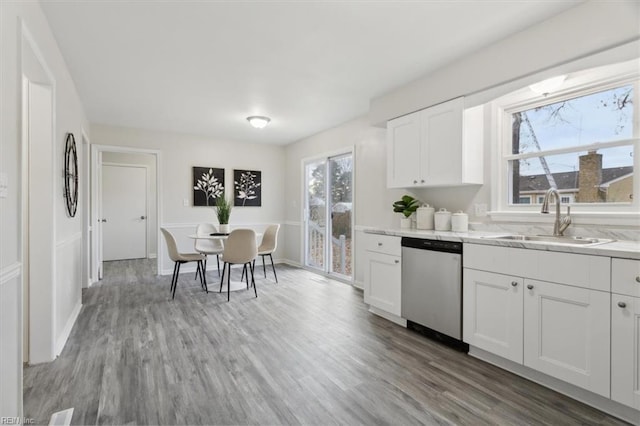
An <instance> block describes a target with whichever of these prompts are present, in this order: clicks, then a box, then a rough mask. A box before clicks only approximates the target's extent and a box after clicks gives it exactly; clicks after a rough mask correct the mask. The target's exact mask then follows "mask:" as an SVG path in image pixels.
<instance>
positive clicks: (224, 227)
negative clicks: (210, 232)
mask: <svg viewBox="0 0 640 426" xmlns="http://www.w3.org/2000/svg"><path fill="white" fill-rule="evenodd" d="M218 229H219V231H220V232H221V233H223V234H228V233H229V231H231V228H230V227H229V224H228V223H225V224H224V225H220V226H218Z"/></svg>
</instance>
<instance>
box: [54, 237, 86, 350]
mask: <svg viewBox="0 0 640 426" xmlns="http://www.w3.org/2000/svg"><path fill="white" fill-rule="evenodd" d="M55 258H56V291H55V297H56V304H55V310H56V311H55V329H54V330H55V340H54V342H55V353H56V356H57V355H59V354H60V353H61V352H62V349H63V348H64V345H65V343H66V342H67V339H68V338H69V334H70V333H71V329H72V328H73V324H74V323H75V321H76V318H77V317H78V314H79V313H80V308H81V306H82V232H78V233H76V234H73V235H72V236H70V237H69V238H66V239H64V240H62V241H60V242H58V243H57V244H56V257H55Z"/></svg>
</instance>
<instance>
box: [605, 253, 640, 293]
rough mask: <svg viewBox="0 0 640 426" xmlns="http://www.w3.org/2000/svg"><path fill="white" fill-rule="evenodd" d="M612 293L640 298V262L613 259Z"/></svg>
mask: <svg viewBox="0 0 640 426" xmlns="http://www.w3.org/2000/svg"><path fill="white" fill-rule="evenodd" d="M611 291H612V292H613V293H617V294H626V295H628V296H635V297H640V260H631V259H615V258H614V259H611Z"/></svg>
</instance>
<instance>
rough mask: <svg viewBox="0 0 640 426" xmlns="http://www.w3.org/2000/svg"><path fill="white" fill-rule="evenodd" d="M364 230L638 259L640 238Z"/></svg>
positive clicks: (384, 233) (402, 235) (370, 232)
mask: <svg viewBox="0 0 640 426" xmlns="http://www.w3.org/2000/svg"><path fill="white" fill-rule="evenodd" d="M364 232H366V233H368V234H382V235H393V236H397V237H413V238H424V239H430V240H443V241H461V242H463V243H474V244H484V245H489V246H502V247H515V248H526V249H532V250H547V251H558V252H564V253H578V254H590V255H596V256H610V257H619V258H623V259H638V260H640V241H621V240H617V241H613V242H610V243H604V244H594V245H587V246H580V245H566V244H559V243H550V242H543V241H514V240H496V239H487V238H483V237H491V236H498V235H507V234H509V233H508V232H481V231H469V232H451V231H424V230H419V229H381V228H380V229H378V228H371V229H366V230H365V231H364Z"/></svg>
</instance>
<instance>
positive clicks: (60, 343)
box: [56, 303, 82, 356]
mask: <svg viewBox="0 0 640 426" xmlns="http://www.w3.org/2000/svg"><path fill="white" fill-rule="evenodd" d="M81 310H82V303H78V304H77V305H76V307H75V308H74V309H73V312H71V315H70V316H69V319H68V320H67V323H66V324H65V326H64V328H63V329H62V333H61V334H60V336H59V337H58V340H57V341H56V356H58V355H60V354H61V353H62V350H63V349H64V345H66V343H67V340H68V339H69V336H70V335H71V330H73V326H74V325H75V323H76V320H77V319H78V315H80V311H81Z"/></svg>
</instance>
